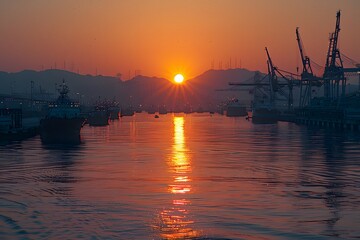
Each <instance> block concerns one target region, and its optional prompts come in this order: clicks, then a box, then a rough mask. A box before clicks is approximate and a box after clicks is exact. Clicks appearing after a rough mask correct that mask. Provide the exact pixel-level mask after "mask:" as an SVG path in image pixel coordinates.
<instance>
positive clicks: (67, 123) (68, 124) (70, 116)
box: [40, 81, 85, 143]
mask: <svg viewBox="0 0 360 240" xmlns="http://www.w3.org/2000/svg"><path fill="white" fill-rule="evenodd" d="M58 91H59V94H60V96H59V97H58V99H57V100H56V101H55V102H52V103H50V104H49V106H48V112H47V115H46V117H45V118H44V119H41V120H40V137H41V140H42V141H43V142H45V143H53V142H56V143H78V142H80V130H81V128H82V126H83V124H84V122H85V119H84V117H82V116H81V112H80V106H79V104H78V103H76V102H73V101H71V100H70V98H69V97H68V93H69V88H68V86H67V85H66V84H65V81H63V84H62V87H61V88H60V89H59V90H58Z"/></svg>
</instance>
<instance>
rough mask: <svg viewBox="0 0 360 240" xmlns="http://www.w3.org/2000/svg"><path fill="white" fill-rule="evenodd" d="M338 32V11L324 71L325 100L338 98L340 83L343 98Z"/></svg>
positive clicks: (341, 63)
mask: <svg viewBox="0 0 360 240" xmlns="http://www.w3.org/2000/svg"><path fill="white" fill-rule="evenodd" d="M339 32H340V11H338V12H337V14H336V24H335V31H334V32H333V33H331V34H330V38H329V48H328V53H327V58H326V65H325V71H324V76H323V78H324V95H325V97H327V98H338V97H339V90H340V89H339V85H340V81H341V85H342V93H341V94H342V96H345V87H346V78H345V76H344V71H343V62H342V60H341V56H340V50H339V49H338V40H339Z"/></svg>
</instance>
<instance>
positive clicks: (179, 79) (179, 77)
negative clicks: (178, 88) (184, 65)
mask: <svg viewBox="0 0 360 240" xmlns="http://www.w3.org/2000/svg"><path fill="white" fill-rule="evenodd" d="M174 81H175V82H176V83H182V82H184V76H183V75H182V74H180V73H179V74H176V75H175V77H174Z"/></svg>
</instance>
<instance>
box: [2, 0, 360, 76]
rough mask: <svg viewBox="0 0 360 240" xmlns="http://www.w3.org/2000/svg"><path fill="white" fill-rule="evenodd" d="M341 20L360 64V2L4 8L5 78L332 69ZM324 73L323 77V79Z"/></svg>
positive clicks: (175, 0)
mask: <svg viewBox="0 0 360 240" xmlns="http://www.w3.org/2000/svg"><path fill="white" fill-rule="evenodd" d="M338 10H341V31H340V40H339V44H340V51H341V52H342V53H344V54H345V55H347V56H349V57H351V58H353V59H355V60H357V61H360V44H359V43H360V14H359V10H360V1H359V0H342V1H340V0H316V1H313V0H297V1H295V0H271V1H269V0H253V1H248V0H171V1H169V0H122V1H118V0H76V1H73V0H51V1H48V0H31V1H29V0H0V33H1V35H0V36H1V39H0V71H7V72H17V71H21V70H24V69H33V70H43V69H50V68H57V69H65V70H69V71H74V72H79V73H81V74H91V75H94V74H101V75H108V76H116V75H118V74H121V78H122V79H128V78H129V77H133V76H134V75H135V74H141V75H147V76H157V77H165V78H171V77H172V76H174V75H175V74H176V73H179V72H180V73H182V74H184V75H185V78H191V77H194V76H196V75H199V74H201V73H203V72H204V71H206V70H208V69H210V68H214V69H219V68H222V69H226V68H230V67H231V68H235V67H241V68H247V69H249V70H260V71H262V72H266V71H267V66H266V54H265V50H264V49H265V47H268V49H269V52H270V55H271V57H272V60H273V62H274V64H275V65H276V66H277V67H279V68H280V69H284V70H288V71H291V72H296V67H297V66H299V65H300V64H301V62H300V58H299V51H298V47H297V42H296V35H295V29H296V27H299V30H300V34H301V38H302V41H303V43H304V46H305V50H306V54H307V55H309V57H310V58H311V59H312V60H313V61H315V62H316V63H318V64H320V65H324V63H325V61H326V53H327V48H328V38H329V33H330V32H333V31H334V29H335V20H336V12H337V11H338ZM319 71H321V69H319Z"/></svg>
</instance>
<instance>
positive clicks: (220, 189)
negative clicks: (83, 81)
mask: <svg viewBox="0 0 360 240" xmlns="http://www.w3.org/2000/svg"><path fill="white" fill-rule="evenodd" d="M359 146H360V137H359V133H351V132H340V131H335V130H324V129H322V130H316V129H310V128H307V127H303V126H297V125H295V124H289V123H278V124H274V125H253V124H252V123H251V122H248V121H246V120H245V119H243V118H226V117H224V116H219V115H214V116H212V117H211V116H210V115H208V114H202V115H196V114H191V115H175V116H174V115H171V114H168V115H160V118H159V119H155V118H154V116H153V115H147V114H138V115H136V116H134V117H125V118H123V119H121V120H120V121H115V122H112V123H111V124H110V126H107V127H89V126H85V127H84V128H83V129H82V144H80V145H78V146H64V145H43V144H42V143H41V141H40V138H39V137H35V138H32V139H29V140H26V141H22V142H17V143H11V144H5V145H4V144H3V145H0V239H337V238H338V239H351V238H360V228H359V227H360V147H359Z"/></svg>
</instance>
